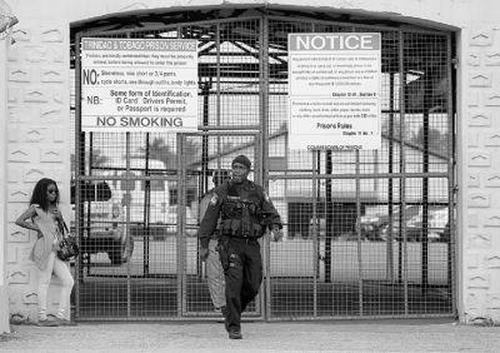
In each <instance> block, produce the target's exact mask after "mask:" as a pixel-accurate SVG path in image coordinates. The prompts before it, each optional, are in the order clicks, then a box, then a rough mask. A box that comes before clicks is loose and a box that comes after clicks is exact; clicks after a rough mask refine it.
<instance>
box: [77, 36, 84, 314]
mask: <svg viewBox="0 0 500 353" xmlns="http://www.w3.org/2000/svg"><path fill="white" fill-rule="evenodd" d="M81 39H82V34H81V33H77V35H76V39H75V231H76V234H77V239H78V243H79V244H78V245H80V247H81V245H82V237H83V234H82V230H83V227H82V224H81V223H82V216H83V204H82V200H80V192H81V185H80V183H81V175H80V174H82V172H83V171H82V169H83V168H82V166H81V163H82V158H81V157H82V154H83V152H84V146H85V136H84V135H83V134H84V133H82V127H81V114H82V97H81V96H82V92H81V84H82V76H81V72H82V68H81V57H80V42H81ZM82 265H83V257H82V256H78V258H77V261H76V268H75V270H76V273H77V276H78V278H77V281H75V298H76V303H75V305H76V309H75V317H76V318H78V317H79V316H80V282H81V281H83V271H82V267H83V266H82Z"/></svg>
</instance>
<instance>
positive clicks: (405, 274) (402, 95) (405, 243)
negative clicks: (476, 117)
mask: <svg viewBox="0 0 500 353" xmlns="http://www.w3.org/2000/svg"><path fill="white" fill-rule="evenodd" d="M399 72H400V79H399V81H400V82H399V83H400V85H399V107H400V119H399V123H400V129H399V136H400V137H399V139H400V141H401V144H400V146H401V147H400V155H401V156H400V162H399V163H400V170H399V171H400V174H401V176H402V177H401V181H400V185H399V188H400V192H399V201H400V202H401V206H400V207H401V209H400V213H399V215H400V217H399V222H400V227H399V229H400V232H402V233H401V234H402V235H403V252H402V254H401V255H402V257H403V259H402V260H403V261H402V266H403V271H402V275H403V287H404V309H405V316H406V315H408V239H407V236H406V222H405V221H404V220H405V215H406V163H405V151H406V148H405V144H404V142H405V105H406V104H405V103H406V102H405V94H406V90H405V88H406V87H405V85H406V82H405V79H406V73H405V67H404V34H403V32H402V31H400V32H399ZM402 220H403V221H402ZM399 244H401V242H399ZM400 246H401V245H400ZM400 261H401V259H400Z"/></svg>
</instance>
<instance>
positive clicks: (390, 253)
mask: <svg viewBox="0 0 500 353" xmlns="http://www.w3.org/2000/svg"><path fill="white" fill-rule="evenodd" d="M393 163H394V73H393V72H391V73H390V74H389V163H388V170H387V172H388V173H389V174H392V173H393V172H394V170H393V169H394V166H393ZM387 182H388V191H387V192H388V195H387V207H388V210H387V213H388V216H389V224H388V229H387V239H386V241H387V243H386V276H387V279H388V280H389V281H390V282H392V281H394V248H393V224H392V222H393V217H394V215H393V214H394V210H393V207H394V205H393V203H394V200H393V197H394V196H393V191H394V190H393V187H394V185H393V183H394V179H393V178H388V180H387Z"/></svg>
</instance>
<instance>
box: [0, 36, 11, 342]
mask: <svg viewBox="0 0 500 353" xmlns="http://www.w3.org/2000/svg"><path fill="white" fill-rule="evenodd" d="M9 39H10V37H9V36H8V35H6V36H5V37H4V38H3V39H0V334H2V333H4V332H9V321H8V318H9V301H8V295H7V280H6V271H5V259H6V255H7V246H6V235H7V221H6V217H5V216H6V210H7V197H6V195H7V187H6V186H7V169H6V168H4V167H3V166H5V164H6V160H7V158H6V157H7V153H6V149H5V148H3V147H4V141H6V139H7V119H5V117H6V116H7V65H6V62H7V42H8V40H9Z"/></svg>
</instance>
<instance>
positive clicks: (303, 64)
mask: <svg viewBox="0 0 500 353" xmlns="http://www.w3.org/2000/svg"><path fill="white" fill-rule="evenodd" d="M288 74H289V83H288V94H289V96H288V102H289V104H288V118H289V121H288V122H289V125H288V127H289V130H288V131H289V146H290V148H292V149H307V150H337V151H338V150H353V149H378V148H380V143H381V132H380V131H381V128H380V82H381V43H380V34H379V33H290V34H289V35H288Z"/></svg>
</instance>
